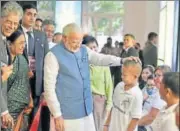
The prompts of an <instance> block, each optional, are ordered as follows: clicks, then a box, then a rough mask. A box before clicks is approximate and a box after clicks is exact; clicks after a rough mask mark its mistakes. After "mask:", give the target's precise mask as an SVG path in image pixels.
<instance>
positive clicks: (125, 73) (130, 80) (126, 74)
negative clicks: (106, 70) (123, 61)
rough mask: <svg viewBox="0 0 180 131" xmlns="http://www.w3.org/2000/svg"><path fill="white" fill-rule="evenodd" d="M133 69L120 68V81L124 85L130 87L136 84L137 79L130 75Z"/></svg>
mask: <svg viewBox="0 0 180 131" xmlns="http://www.w3.org/2000/svg"><path fill="white" fill-rule="evenodd" d="M132 68H133V67H125V66H122V75H121V77H122V80H123V82H124V83H125V85H132V84H134V83H135V82H136V80H137V77H136V75H134V74H133V73H132Z"/></svg>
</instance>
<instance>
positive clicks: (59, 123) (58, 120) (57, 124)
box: [54, 116, 65, 131]
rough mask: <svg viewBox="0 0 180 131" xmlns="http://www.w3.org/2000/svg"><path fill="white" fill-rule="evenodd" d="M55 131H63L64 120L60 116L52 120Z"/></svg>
mask: <svg viewBox="0 0 180 131" xmlns="http://www.w3.org/2000/svg"><path fill="white" fill-rule="evenodd" d="M54 123H55V128H56V131H65V127H64V119H63V117H62V116H60V117H58V118H55V119H54Z"/></svg>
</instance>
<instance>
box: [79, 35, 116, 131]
mask: <svg viewBox="0 0 180 131" xmlns="http://www.w3.org/2000/svg"><path fill="white" fill-rule="evenodd" d="M82 44H84V45H86V46H87V47H89V48H90V49H91V50H94V51H97V48H98V43H97V40H96V39H95V38H94V37H92V36H84V38H83V42H82ZM89 67H90V78H91V89H92V95H93V104H94V109H93V115H94V121H95V126H96V131H100V130H102V129H103V125H104V124H105V123H103V122H105V120H106V118H107V116H108V115H109V112H110V110H111V107H112V93H113V84H112V78H111V73H110V69H109V68H108V67H99V66H94V65H90V66H89Z"/></svg>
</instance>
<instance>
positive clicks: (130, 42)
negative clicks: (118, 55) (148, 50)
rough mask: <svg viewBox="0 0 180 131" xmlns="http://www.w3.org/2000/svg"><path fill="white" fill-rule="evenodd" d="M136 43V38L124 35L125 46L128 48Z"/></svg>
mask: <svg viewBox="0 0 180 131" xmlns="http://www.w3.org/2000/svg"><path fill="white" fill-rule="evenodd" d="M133 45H134V39H133V38H131V37H130V36H125V37H124V47H125V48H128V47H131V46H133Z"/></svg>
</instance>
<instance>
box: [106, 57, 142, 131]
mask: <svg viewBox="0 0 180 131" xmlns="http://www.w3.org/2000/svg"><path fill="white" fill-rule="evenodd" d="M141 71H142V67H141V64H140V63H137V62H134V61H129V60H127V61H125V62H124V64H123V66H122V80H123V82H120V83H119V84H118V85H117V86H116V88H115V91H114V95H113V108H112V111H111V114H110V116H109V119H108V120H107V121H106V124H105V125H104V131H107V126H109V131H137V125H138V121H139V119H140V118H141V115H142V103H143V95H142V92H141V90H140V88H139V84H138V78H139V76H140V74H141Z"/></svg>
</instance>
